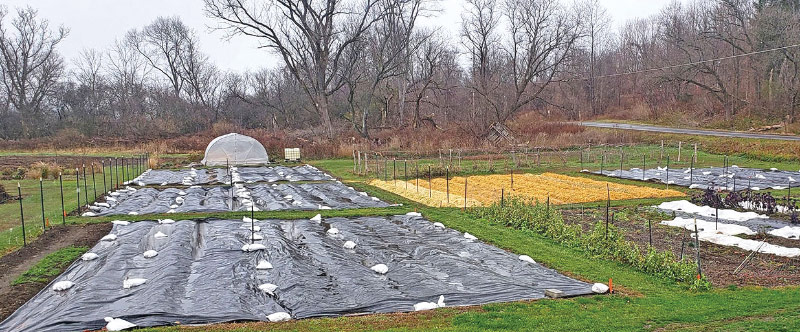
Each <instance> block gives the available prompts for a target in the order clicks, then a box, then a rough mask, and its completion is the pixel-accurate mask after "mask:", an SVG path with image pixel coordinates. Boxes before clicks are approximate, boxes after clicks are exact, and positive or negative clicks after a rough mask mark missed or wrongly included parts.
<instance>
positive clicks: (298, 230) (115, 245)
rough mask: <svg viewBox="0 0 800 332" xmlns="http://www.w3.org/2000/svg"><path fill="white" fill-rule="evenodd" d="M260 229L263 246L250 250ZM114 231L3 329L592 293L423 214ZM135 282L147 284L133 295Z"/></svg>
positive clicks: (147, 225)
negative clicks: (65, 284) (60, 285)
mask: <svg viewBox="0 0 800 332" xmlns="http://www.w3.org/2000/svg"><path fill="white" fill-rule="evenodd" d="M254 226H255V227H258V228H257V229H256V233H257V234H258V235H261V236H262V237H263V238H264V239H265V240H256V241H255V243H256V244H262V245H263V246H264V248H263V249H261V248H257V247H252V246H250V245H249V244H250V243H251V238H252V237H253V233H251V230H252V229H254V228H255V227H254ZM334 229H335V230H336V231H333V230H334ZM111 234H113V235H114V236H115V238H113V239H110V238H109V239H106V240H105V241H101V242H100V243H98V244H97V245H96V246H95V247H94V248H92V249H91V250H90V251H89V252H90V253H94V254H96V255H97V256H98V257H97V258H96V259H94V260H89V261H84V260H78V261H76V262H75V263H74V264H73V265H72V266H70V267H69V268H68V269H67V271H66V272H65V273H64V274H62V275H61V276H59V277H58V278H56V280H55V281H71V282H73V283H74V285H73V286H72V287H71V288H69V289H68V290H66V291H55V290H53V289H51V287H50V286H53V284H51V285H50V286H48V287H47V288H45V289H43V290H42V291H41V292H40V293H39V294H38V295H37V296H36V297H34V298H33V299H32V300H31V301H29V302H28V303H26V304H25V305H24V306H22V307H21V308H20V309H19V310H18V311H17V312H15V313H14V314H13V315H12V316H11V317H9V318H8V319H7V320H6V321H4V322H3V323H0V330H4V331H21V330H36V331H62V330H84V329H92V330H94V329H100V328H102V327H103V326H104V325H105V321H104V320H103V318H104V317H116V318H123V319H125V320H127V321H130V322H132V323H134V324H136V325H139V326H156V325H171V324H206V323H217V322H227V321H241V320H262V321H263V320H267V315H270V314H273V313H277V312H286V313H288V314H289V315H290V316H291V317H292V318H295V319H298V318H308V317H319V316H338V315H347V314H362V313H382V312H403V311H414V310H415V305H417V304H420V303H421V302H433V303H436V302H438V299H439V297H440V296H443V297H444V299H443V302H444V303H445V306H448V307H449V306H464V305H475V304H483V303H492V302H506V301H516V300H528V299H539V298H542V297H544V290H545V289H558V290H561V291H562V292H563V295H564V296H576V295H584V294H590V293H591V285H590V284H587V283H584V282H581V281H577V280H574V279H572V278H569V277H566V276H563V275H561V274H559V273H557V272H555V271H553V270H550V269H547V268H545V267H543V266H541V265H539V264H537V263H534V262H529V261H525V260H522V259H520V257H518V256H517V255H515V254H512V253H508V252H506V251H503V250H501V249H498V248H496V247H493V246H491V245H488V244H485V243H482V242H480V241H479V240H476V239H470V238H469V237H468V236H465V235H466V234H464V233H460V232H458V231H455V230H452V229H447V228H444V227H438V226H437V225H435V224H434V223H431V222H429V221H427V220H425V219H424V218H422V217H419V216H415V215H403V216H394V217H361V218H352V219H347V218H331V219H326V220H320V221H312V220H264V221H257V222H255V223H254V224H251V223H250V222H249V221H241V220H195V221H192V220H182V221H178V222H174V223H159V222H154V221H143V222H137V223H131V224H127V225H123V224H122V223H118V224H115V225H114V228H113V229H112V231H111ZM347 241H352V242H353V244H354V247H352V249H348V248H347V246H346V245H345V244H346V243H347ZM150 250H153V252H154V253H156V254H155V255H153V254H150V257H149V258H147V257H145V255H144V253H145V252H148V251H150ZM266 262H268V263H270V265H271V268H266V265H265V263H266ZM379 264H384V265H385V270H383V271H380V269H376V266H377V265H379ZM381 272H382V273H381ZM135 279H146V280H145V281H144V282H143V283H140V284H139V285H136V286H131V287H130V288H125V287H124V286H123V285H124V283H126V282H131V281H133V280H135ZM140 282H141V281H140ZM267 284H271V285H272V286H271V287H268V286H267V287H265V285H267Z"/></svg>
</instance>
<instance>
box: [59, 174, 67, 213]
mask: <svg viewBox="0 0 800 332" xmlns="http://www.w3.org/2000/svg"><path fill="white" fill-rule="evenodd" d="M58 188H59V190H60V191H61V225H66V224H67V210H66V209H64V182H63V181H62V177H61V172H59V173H58Z"/></svg>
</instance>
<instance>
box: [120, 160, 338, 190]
mask: <svg viewBox="0 0 800 332" xmlns="http://www.w3.org/2000/svg"><path fill="white" fill-rule="evenodd" d="M232 178H233V180H234V182H245V183H256V182H280V181H291V182H295V181H331V180H334V179H333V177H331V176H330V175H328V174H325V173H324V172H322V171H320V170H318V169H317V168H316V167H314V166H310V165H303V166H295V167H286V166H274V167H232V168H231V174H228V169H227V168H200V169H193V168H192V169H180V170H151V171H148V172H147V173H145V174H142V175H141V176H140V177H138V178H136V179H134V181H132V182H131V183H132V184H136V185H139V186H144V185H161V186H167V185H185V186H191V185H205V184H230V183H231V179H232Z"/></svg>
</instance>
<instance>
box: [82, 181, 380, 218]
mask: <svg viewBox="0 0 800 332" xmlns="http://www.w3.org/2000/svg"><path fill="white" fill-rule="evenodd" d="M117 193H118V195H117V196H111V197H112V199H108V200H107V201H106V203H107V204H108V205H109V206H108V207H106V206H104V205H103V206H101V205H94V206H92V208H91V209H92V211H90V212H91V213H90V214H86V215H87V216H92V215H94V216H106V215H119V214H129V213H131V212H134V213H136V214H139V215H141V214H150V213H177V212H223V211H249V210H250V205H249V204H251V202H254V203H255V210H256V211H276V210H318V209H326V208H331V209H348V208H366V207H387V206H389V204H387V203H386V202H383V201H381V200H379V199H377V198H374V197H370V196H369V195H367V193H366V192H358V191H356V190H354V189H353V188H351V187H347V186H345V185H344V184H341V183H338V182H320V183H280V184H252V185H243V184H237V185H236V186H234V187H230V186H217V187H191V188H183V189H178V188H166V189H156V188H149V187H148V188H140V189H135V188H127V189H123V190H120V191H117Z"/></svg>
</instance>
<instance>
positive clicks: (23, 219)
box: [17, 182, 28, 247]
mask: <svg viewBox="0 0 800 332" xmlns="http://www.w3.org/2000/svg"><path fill="white" fill-rule="evenodd" d="M17 194H18V195H19V220H20V222H21V223H22V246H23V247H24V246H27V245H28V240H27V239H25V214H24V213H23V212H22V186H20V184H19V182H17Z"/></svg>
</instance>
